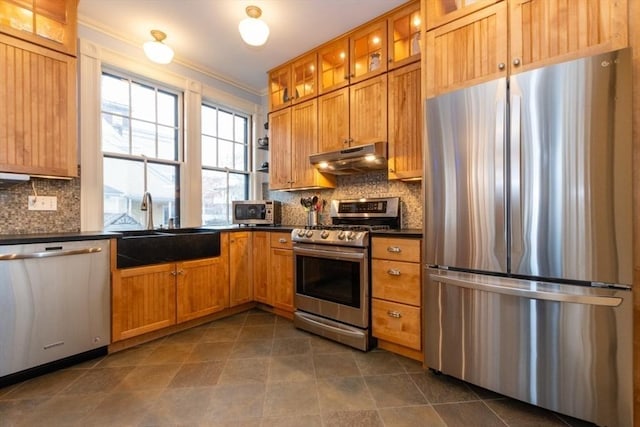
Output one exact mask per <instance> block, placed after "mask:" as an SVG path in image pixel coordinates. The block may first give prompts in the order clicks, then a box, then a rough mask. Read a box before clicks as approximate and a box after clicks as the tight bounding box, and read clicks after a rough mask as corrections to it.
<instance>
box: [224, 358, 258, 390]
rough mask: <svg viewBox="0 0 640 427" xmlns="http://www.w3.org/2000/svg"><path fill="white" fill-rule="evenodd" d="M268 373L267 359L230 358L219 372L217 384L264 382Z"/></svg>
mask: <svg viewBox="0 0 640 427" xmlns="http://www.w3.org/2000/svg"><path fill="white" fill-rule="evenodd" d="M268 373H269V359H267V358H260V359H230V360H227V363H226V364H225V366H224V369H223V370H222V374H220V379H219V380H218V384H264V383H266V382H267V375H268Z"/></svg>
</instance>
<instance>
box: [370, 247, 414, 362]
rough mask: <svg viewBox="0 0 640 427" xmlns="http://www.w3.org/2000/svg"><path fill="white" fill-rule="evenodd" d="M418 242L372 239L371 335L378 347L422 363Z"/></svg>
mask: <svg viewBox="0 0 640 427" xmlns="http://www.w3.org/2000/svg"><path fill="white" fill-rule="evenodd" d="M420 248H421V240H420V239H416V238H389V237H374V238H373V243H372V251H371V253H372V264H371V277H372V280H371V281H372V291H371V294H372V297H373V298H372V302H371V322H372V326H371V329H372V332H373V336H375V337H376V338H378V345H379V346H380V347H381V348H386V349H387V350H391V351H394V352H396V353H400V354H403V355H405V356H407V357H411V358H413V359H416V360H422V350H423V349H422V291H421V289H422V279H421V277H422V276H421V256H420Z"/></svg>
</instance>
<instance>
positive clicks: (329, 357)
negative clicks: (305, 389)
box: [313, 352, 360, 378]
mask: <svg viewBox="0 0 640 427" xmlns="http://www.w3.org/2000/svg"><path fill="white" fill-rule="evenodd" d="M313 364H314V365H315V368H316V376H317V377H318V378H326V377H354V376H360V370H359V369H358V366H357V365H356V361H355V360H354V359H353V355H352V354H351V353H350V352H349V353H330V354H314V355H313Z"/></svg>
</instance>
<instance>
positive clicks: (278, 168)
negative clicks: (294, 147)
mask: <svg viewBox="0 0 640 427" xmlns="http://www.w3.org/2000/svg"><path fill="white" fill-rule="evenodd" d="M269 133H270V138H269V145H270V147H269V157H270V160H269V166H270V167H269V188H270V189H271V190H283V189H288V188H290V187H291V152H290V150H291V108H285V109H284V110H280V111H275V112H273V113H270V114H269Z"/></svg>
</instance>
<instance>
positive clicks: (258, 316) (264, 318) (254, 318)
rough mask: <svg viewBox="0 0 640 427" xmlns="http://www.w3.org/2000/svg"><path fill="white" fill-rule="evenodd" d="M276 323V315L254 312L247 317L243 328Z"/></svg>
mask: <svg viewBox="0 0 640 427" xmlns="http://www.w3.org/2000/svg"><path fill="white" fill-rule="evenodd" d="M275 323H276V315H275V314H272V313H265V312H262V313H260V312H256V313H250V314H248V315H247V318H246V320H245V322H244V326H249V325H273V324H275Z"/></svg>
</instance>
